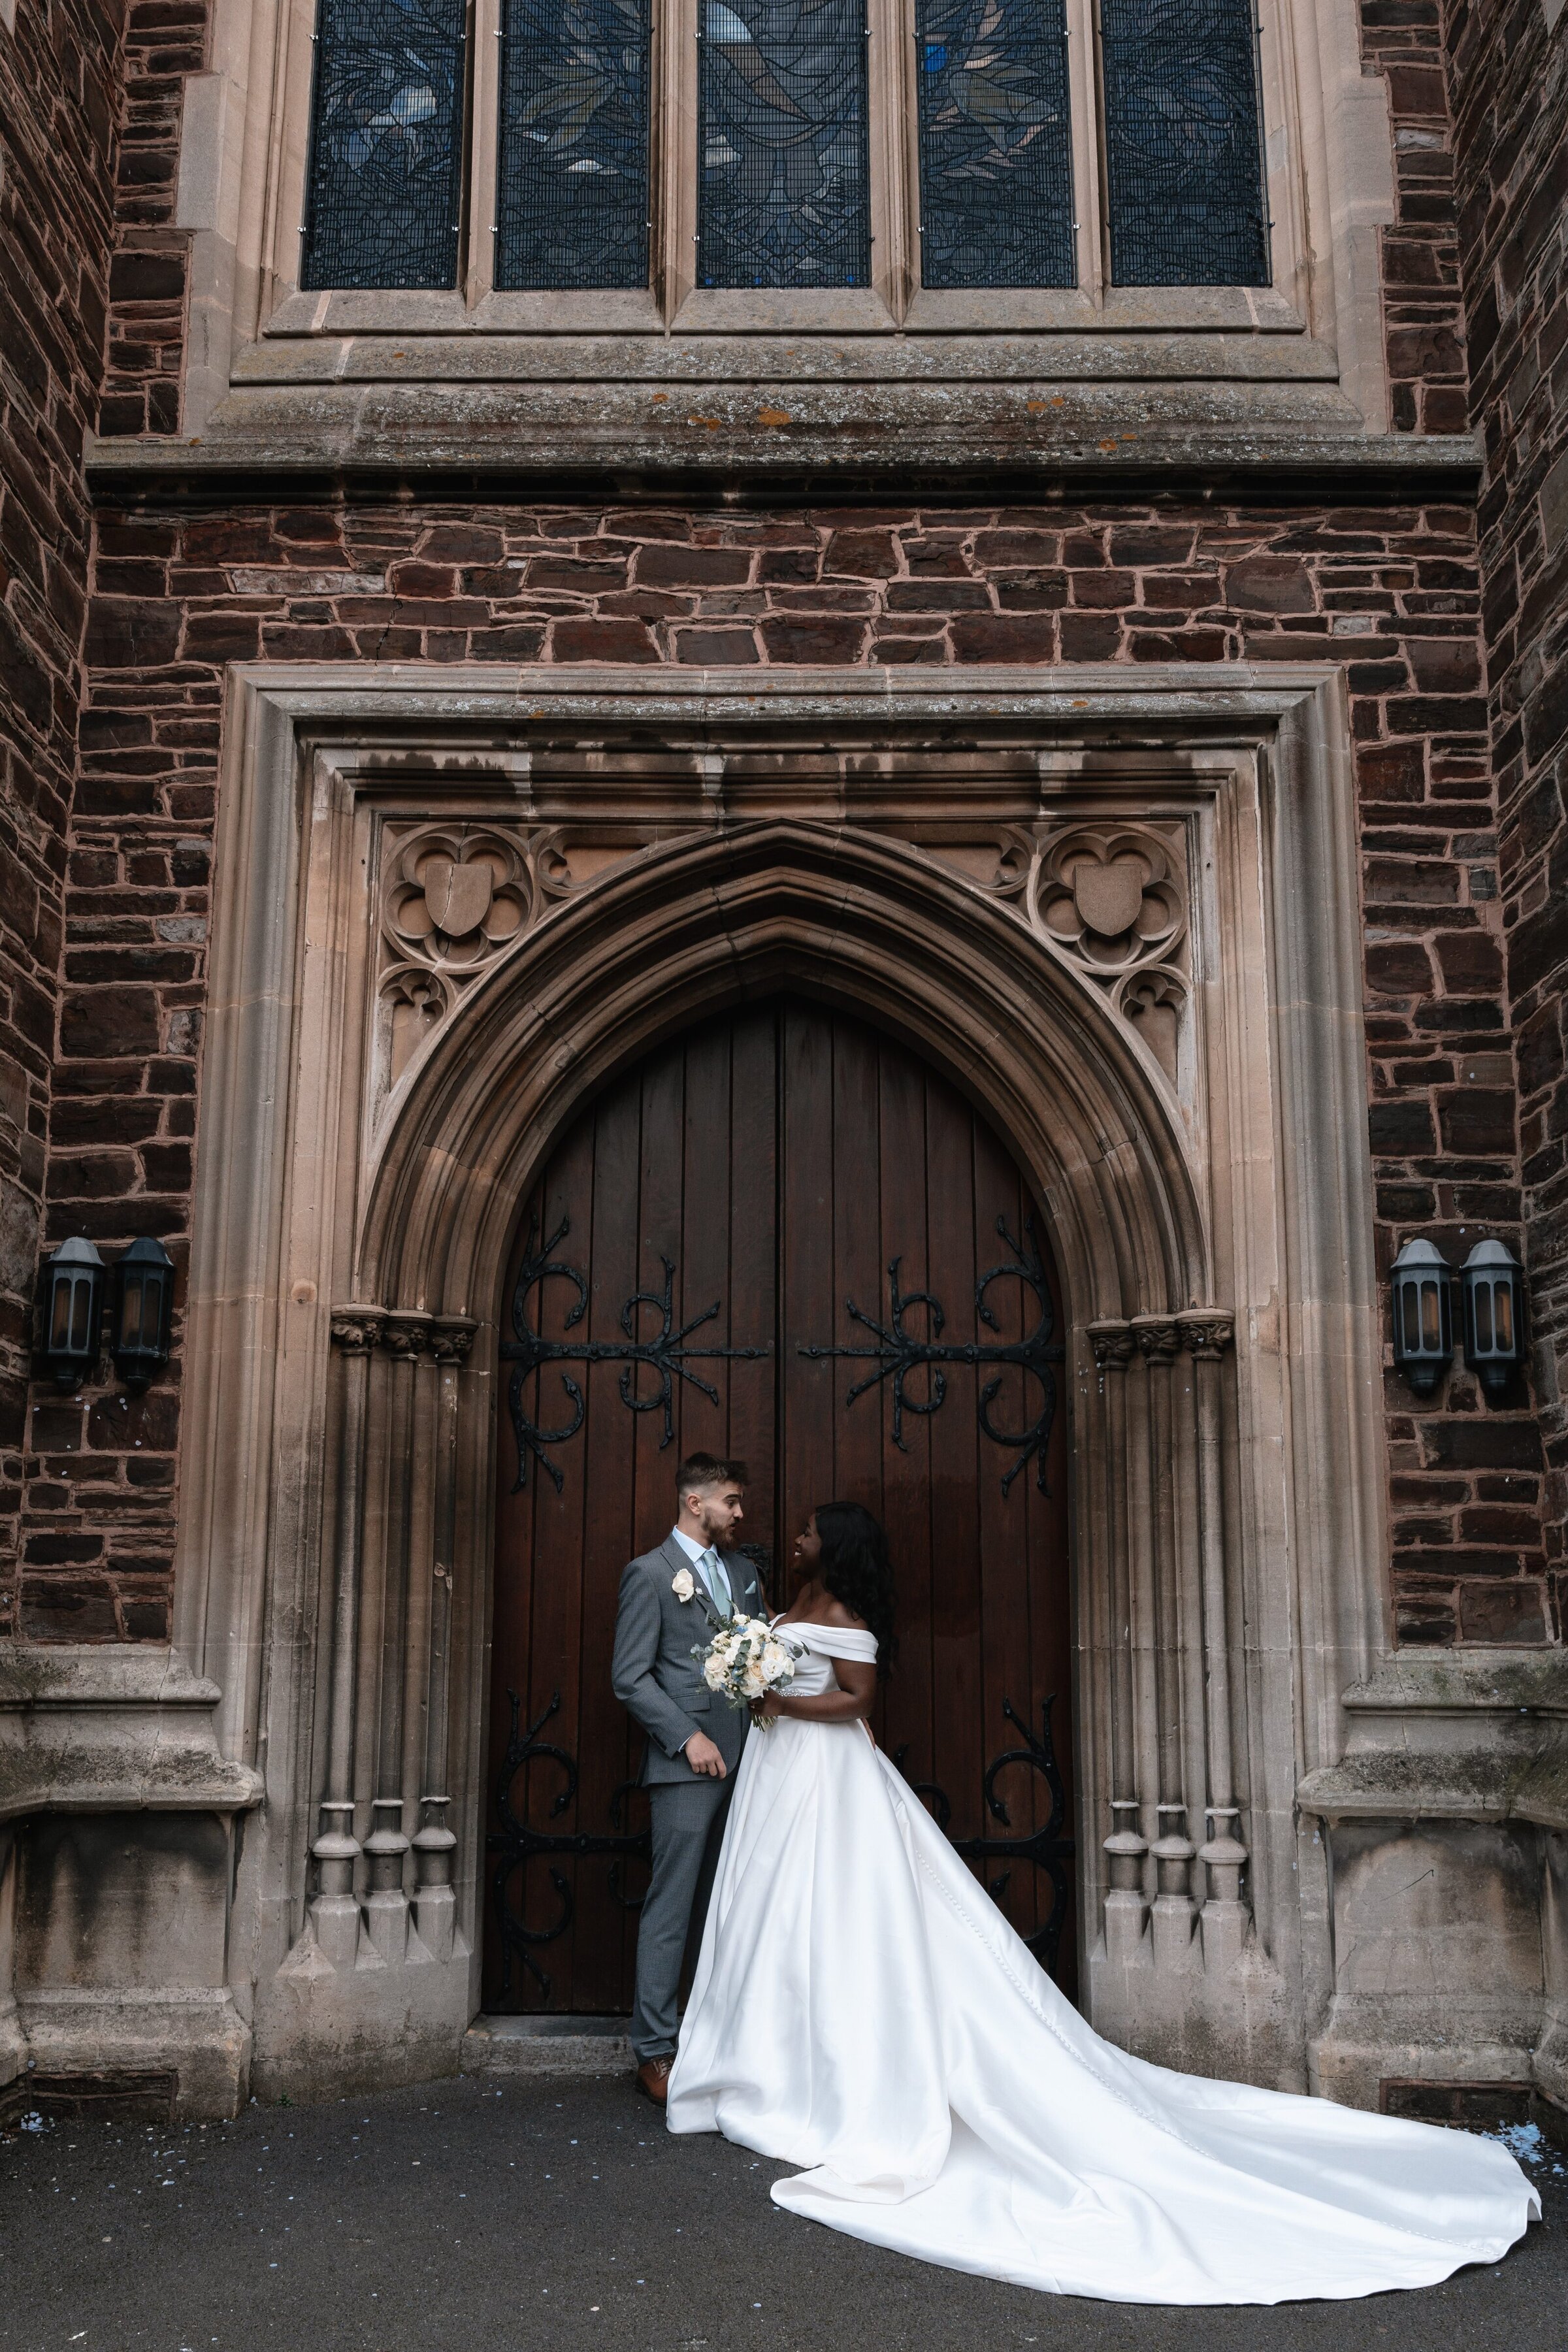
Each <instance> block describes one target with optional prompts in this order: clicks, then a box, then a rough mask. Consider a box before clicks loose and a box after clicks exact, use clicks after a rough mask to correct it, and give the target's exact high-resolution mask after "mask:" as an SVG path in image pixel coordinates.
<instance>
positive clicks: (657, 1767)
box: [610, 1534, 763, 1788]
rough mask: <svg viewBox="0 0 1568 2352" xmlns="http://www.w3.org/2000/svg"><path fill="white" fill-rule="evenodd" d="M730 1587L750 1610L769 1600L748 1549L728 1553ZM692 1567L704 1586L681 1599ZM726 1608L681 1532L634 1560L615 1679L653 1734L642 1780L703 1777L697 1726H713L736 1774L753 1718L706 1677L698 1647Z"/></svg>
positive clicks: (627, 1578)
mask: <svg viewBox="0 0 1568 2352" xmlns="http://www.w3.org/2000/svg"><path fill="white" fill-rule="evenodd" d="M720 1558H721V1559H722V1560H723V1563H724V1570H725V1573H726V1575H727V1576H728V1577H729V1579H730V1591H731V1594H732V1595H733V1597H734V1603H735V1607H736V1609H737V1610H738V1611H739V1612H741V1614H742V1616H747V1617H752V1616H755V1615H756V1614H757V1613H758V1612H759V1611H760V1610H761V1608H762V1606H763V1595H762V1588H761V1586H760V1585H759V1584H758V1581H757V1571H756V1570H755V1569H754V1568H753V1567H752V1563H751V1561H750V1560H749V1559H747V1558H746V1556H745V1554H744V1552H739V1551H726V1552H721V1554H720ZM683 1568H684V1569H689V1570H690V1571H691V1580H692V1582H693V1584H694V1585H695V1586H696V1588H697V1590H696V1591H695V1592H694V1593H693V1594H692V1597H691V1599H690V1600H689V1601H678V1600H677V1599H676V1597H675V1591H674V1580H675V1578H676V1576H677V1574H678V1572H679V1570H681V1569H683ZM717 1622H718V1612H717V1611H716V1610H715V1608H714V1606H713V1604H712V1601H710V1598H709V1595H708V1593H707V1591H706V1590H705V1589H704V1586H703V1582H702V1579H701V1577H700V1575H699V1573H698V1571H697V1570H696V1569H695V1568H693V1567H692V1565H691V1562H690V1560H689V1559H688V1558H687V1556H686V1554H685V1552H683V1551H682V1550H681V1549H680V1546H679V1544H678V1543H677V1542H676V1540H675V1538H674V1536H673V1534H671V1535H668V1536H666V1538H665V1539H664V1541H663V1542H662V1543H661V1544H659V1545H658V1546H657V1547H656V1548H655V1549H654V1550H652V1551H645V1552H644V1553H643V1554H642V1555H641V1557H640V1558H639V1559H634V1560H632V1561H631V1562H630V1563H629V1564H628V1566H627V1568H626V1573H625V1575H624V1576H623V1577H622V1578H621V1601H620V1610H619V1613H618V1615H617V1616H616V1652H615V1656H614V1659H613V1660H612V1662H611V1666H610V1682H611V1685H612V1687H613V1688H614V1691H615V1694H616V1697H617V1698H618V1699H619V1700H620V1702H621V1705H622V1706H624V1707H626V1709H627V1710H628V1711H629V1712H630V1714H631V1715H632V1716H633V1717H635V1719H636V1720H637V1722H638V1723H640V1724H641V1726H642V1727H643V1729H644V1730H645V1731H646V1732H647V1750H646V1752H645V1754H644V1757H643V1762H642V1771H641V1774H640V1776H639V1778H640V1780H641V1782H642V1785H643V1786H644V1787H645V1788H647V1786H649V1785H650V1784H651V1783H654V1782H659V1781H667V1780H695V1779H696V1778H697V1775H696V1773H694V1772H693V1770H692V1769H691V1767H690V1765H689V1763H688V1762H687V1760H686V1759H685V1757H684V1756H683V1755H682V1753H681V1750H682V1748H684V1747H685V1745H686V1743H687V1741H688V1740H689V1738H690V1737H691V1735H692V1733H693V1732H694V1731H705V1732H706V1733H707V1735H708V1737H709V1738H710V1740H711V1741H712V1742H713V1745H714V1746H715V1747H716V1748H718V1750H719V1753H720V1754H721V1756H722V1757H723V1759H724V1769H725V1770H726V1771H729V1772H732V1771H733V1770H734V1769H735V1767H736V1765H737V1764H738V1763H739V1762H740V1760H741V1749H742V1747H743V1746H744V1744H745V1738H746V1734H747V1732H748V1731H749V1730H750V1729H751V1724H750V1722H749V1720H748V1718H747V1717H745V1716H744V1715H742V1714H741V1713H739V1712H738V1711H737V1709H735V1708H734V1707H732V1706H730V1705H729V1704H728V1703H727V1702H726V1701H725V1700H723V1699H721V1698H716V1697H715V1696H714V1695H713V1693H712V1692H711V1691H710V1689H709V1688H708V1685H707V1684H706V1683H705V1682H704V1681H703V1679H702V1675H701V1673H700V1670H699V1667H698V1663H697V1660H696V1659H695V1658H694V1657H693V1656H692V1654H691V1653H692V1651H693V1650H694V1649H702V1648H706V1646H707V1643H708V1641H709V1637H710V1634H711V1633H712V1632H713V1628H714V1626H715V1624H716V1623H717Z"/></svg>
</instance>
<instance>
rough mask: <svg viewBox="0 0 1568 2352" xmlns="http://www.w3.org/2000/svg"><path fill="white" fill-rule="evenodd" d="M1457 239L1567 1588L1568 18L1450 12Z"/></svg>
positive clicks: (1547, 1428)
mask: <svg viewBox="0 0 1568 2352" xmlns="http://www.w3.org/2000/svg"><path fill="white" fill-rule="evenodd" d="M1452 39H1453V44H1454V58H1455V80H1456V90H1457V101H1458V102H1457V116H1458V147H1459V194H1460V201H1461V213H1460V224H1461V231H1462V239H1463V247H1464V256H1465V278H1466V290H1467V296H1468V320H1469V342H1470V349H1471V352H1472V358H1473V366H1474V371H1475V394H1476V413H1477V418H1478V421H1479V424H1480V425H1481V428H1482V430H1483V431H1484V433H1485V435H1486V442H1487V480H1486V486H1485V489H1484V491H1483V495H1482V499H1481V508H1480V530H1481V541H1480V544H1481V553H1482V562H1483V565H1484V571H1485V580H1486V597H1485V623H1486V644H1487V653H1488V660H1489V670H1490V682H1491V709H1490V721H1491V743H1492V758H1493V764H1494V772H1495V783H1496V791H1497V795H1498V815H1499V845H1500V866H1501V875H1502V886H1503V893H1504V913H1505V917H1506V921H1507V941H1508V974H1509V985H1510V992H1511V997H1512V1005H1513V1017H1514V1021H1515V1024H1516V1027H1517V1030H1518V1039H1519V1086H1520V1097H1521V1130H1522V1142H1523V1150H1524V1178H1525V1219H1526V1224H1525V1231H1526V1235H1527V1242H1528V1260H1529V1267H1530V1274H1531V1286H1532V1303H1533V1307H1534V1328H1535V1333H1536V1338H1537V1341H1538V1349H1537V1377H1538V1381H1539V1383H1540V1388H1541V1394H1542V1426H1543V1431H1544V1435H1545V1441H1546V1459H1547V1464H1548V1477H1547V1492H1546V1511H1545V1520H1546V1544H1547V1550H1548V1554H1549V1557H1550V1559H1551V1561H1552V1580H1553V1582H1554V1583H1555V1585H1556V1587H1557V1593H1558V1607H1559V1611H1560V1612H1561V1611H1562V1609H1563V1605H1564V1597H1565V1586H1568V1039H1565V1019H1568V1016H1565V1013H1564V1001H1565V993H1568V814H1565V812H1568V196H1565V194H1564V192H1565V190H1568V16H1563V14H1562V13H1561V12H1559V13H1558V16H1557V21H1556V25H1555V28H1554V30H1552V31H1549V29H1548V24H1547V17H1546V12H1545V10H1544V8H1543V6H1542V0H1457V5H1455V7H1454V9H1453V13H1452Z"/></svg>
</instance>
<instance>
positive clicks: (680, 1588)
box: [669, 1568, 697, 1601]
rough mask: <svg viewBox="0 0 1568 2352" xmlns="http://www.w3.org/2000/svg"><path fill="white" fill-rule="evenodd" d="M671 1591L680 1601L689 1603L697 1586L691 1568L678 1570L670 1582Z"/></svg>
mask: <svg viewBox="0 0 1568 2352" xmlns="http://www.w3.org/2000/svg"><path fill="white" fill-rule="evenodd" d="M669 1589H670V1591H672V1592H673V1593H674V1595H675V1597H676V1599H677V1600H678V1601H689V1600H690V1598H691V1596H692V1594H693V1593H694V1592H695V1591H696V1590H697V1586H696V1584H695V1582H694V1581H693V1580H692V1575H691V1570H689V1568H678V1569H677V1570H676V1571H675V1574H674V1575H673V1576H672V1577H671V1578H670V1580H669Z"/></svg>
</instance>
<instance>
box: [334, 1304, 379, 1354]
mask: <svg viewBox="0 0 1568 2352" xmlns="http://www.w3.org/2000/svg"><path fill="white" fill-rule="evenodd" d="M385 1322H386V1316H385V1312H384V1309H383V1308H381V1307H333V1309H332V1345H333V1347H334V1348H341V1349H342V1351H343V1353H344V1355H345V1356H368V1355H369V1353H370V1351H371V1349H373V1348H374V1346H375V1345H376V1343H377V1341H378V1340H379V1339H380V1338H381V1334H382V1329H383V1327H384V1324H385Z"/></svg>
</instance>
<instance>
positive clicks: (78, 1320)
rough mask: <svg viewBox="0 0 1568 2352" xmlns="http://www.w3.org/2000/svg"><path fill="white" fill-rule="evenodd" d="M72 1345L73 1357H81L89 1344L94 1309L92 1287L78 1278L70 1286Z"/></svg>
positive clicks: (81, 1278)
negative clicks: (92, 1308)
mask: <svg viewBox="0 0 1568 2352" xmlns="http://www.w3.org/2000/svg"><path fill="white" fill-rule="evenodd" d="M70 1301H71V1318H70V1345H71V1353H72V1355H73V1356H79V1355H81V1354H82V1353H83V1352H84V1351H85V1349H86V1347H87V1343H88V1322H89V1316H90V1312H91V1307H92V1285H91V1283H90V1282H88V1281H86V1280H85V1279H84V1278H83V1277H82V1276H77V1277H76V1279H75V1281H73V1282H72V1284H71V1286H70Z"/></svg>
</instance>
